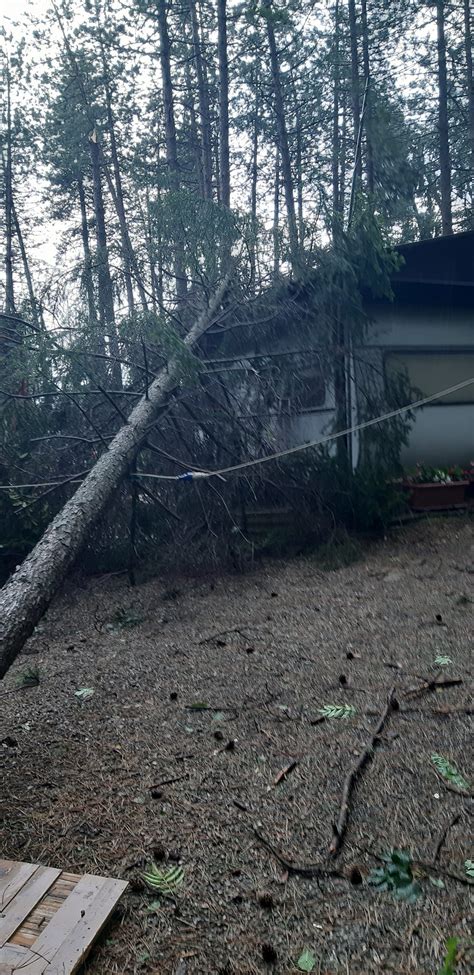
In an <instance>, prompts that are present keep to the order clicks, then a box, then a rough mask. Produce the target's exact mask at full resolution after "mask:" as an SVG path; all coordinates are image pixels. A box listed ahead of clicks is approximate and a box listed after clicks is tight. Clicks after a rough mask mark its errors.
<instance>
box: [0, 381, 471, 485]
mask: <svg viewBox="0 0 474 975" xmlns="http://www.w3.org/2000/svg"><path fill="white" fill-rule="evenodd" d="M473 384H474V376H473V377H472V378H471V379H464V380H463V381H462V382H460V383H456V385H455V386H448V388H447V389H441V390H440V391H439V392H437V393H432V394H431V395H430V396H424V397H423V399H419V400H416V401H415V402H414V403H407V405H406V406H400V407H398V408H397V409H396V410H390V412H389V413H382V414H381V415H380V416H375V417H372V419H371V420H363V421H362V422H361V423H356V424H355V425H353V426H350V427H347V428H346V429H345V430H338V431H336V433H328V434H327V435H326V436H324V437H321V438H320V439H319V440H312V441H310V442H308V443H303V444H297V445H296V446H295V447H288V448H287V449H286V450H278V451H276V452H275V453H273V454H266V456H265V457H257V458H256V459H254V460H245V461H243V462H242V463H240V464H234V465H233V466H231V467H222V468H220V469H219V470H217V471H199V470H196V471H186V473H185V474H149V473H148V472H147V471H137V472H136V473H133V474H130V475H129V476H130V477H147V478H153V479H154V480H157V481H194V480H197V479H199V478H207V477H220V478H224V475H225V474H234V473H235V472H236V471H242V470H248V468H249V467H258V466H259V465H261V464H268V463H270V461H272V460H282V459H283V458H284V457H289V456H290V455H291V454H297V453H300V452H301V451H303V450H311V449H312V448H315V447H323V446H324V445H325V444H327V443H331V442H332V441H334V440H339V439H340V438H341V437H348V436H350V435H351V434H354V433H359V432H360V430H367V429H368V427H373V426H376V424H377V423H384V422H385V421H386V420H393V419H395V417H397V416H403V414H404V413H410V412H411V411H412V410H418V409H420V408H421V407H422V406H426V405H427V404H428V403H433V402H434V401H435V400H438V399H442V398H443V396H450V395H451V393H457V392H458V390H461V389H466V387H467V386H472V385H473ZM82 480H83V478H81V477H80V476H79V477H77V478H75V477H71V478H68V479H67V480H64V478H63V479H61V480H60V481H58V480H56V481H39V482H37V483H36V484H0V491H17V490H20V489H22V488H35V487H37V488H39V487H41V488H43V487H54V486H55V485H57V486H60V485H61V484H64V485H66V484H78V483H80V482H81V481H82Z"/></svg>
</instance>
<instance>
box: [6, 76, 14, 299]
mask: <svg viewBox="0 0 474 975" xmlns="http://www.w3.org/2000/svg"><path fill="white" fill-rule="evenodd" d="M5 73H6V83H7V86H6V87H7V131H6V143H7V146H6V162H5V311H6V313H7V315H14V314H15V311H16V309H15V289H14V284H13V172H12V103H11V79H10V66H9V64H8V63H7V68H6V72H5Z"/></svg>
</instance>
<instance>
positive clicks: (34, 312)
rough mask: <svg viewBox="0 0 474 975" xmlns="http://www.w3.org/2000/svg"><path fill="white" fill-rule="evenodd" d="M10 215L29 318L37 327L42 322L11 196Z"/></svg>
mask: <svg viewBox="0 0 474 975" xmlns="http://www.w3.org/2000/svg"><path fill="white" fill-rule="evenodd" d="M12 215H13V222H14V224H15V233H16V238H17V241H18V247H19V248H20V254H21V261H22V264H23V271H24V275H25V280H26V286H27V288H28V297H29V299H30V307H31V316H32V319H33V321H34V323H35V325H38V326H39V325H40V324H42V322H41V315H40V310H39V305H38V302H37V300H36V295H35V289H34V287H33V278H32V276H31V269H30V263H29V261H28V255H27V253H26V247H25V241H24V239H23V234H22V231H21V226H20V221H19V218H18V213H17V209H16V206H15V201H14V199H13V196H12Z"/></svg>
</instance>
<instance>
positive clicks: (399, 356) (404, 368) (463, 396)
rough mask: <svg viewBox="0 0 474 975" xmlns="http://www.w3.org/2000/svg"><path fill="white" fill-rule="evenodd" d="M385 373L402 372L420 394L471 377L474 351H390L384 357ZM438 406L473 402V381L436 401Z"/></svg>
mask: <svg viewBox="0 0 474 975" xmlns="http://www.w3.org/2000/svg"><path fill="white" fill-rule="evenodd" d="M385 365H386V370H387V375H390V374H392V375H393V374H395V373H398V374H400V373H402V374H404V375H405V376H408V379H409V381H410V383H411V385H412V386H413V387H414V388H415V389H417V390H420V391H421V393H422V395H423V396H431V395H433V393H438V392H439V391H440V390H441V389H447V387H448V386H455V385H456V383H461V382H463V381H464V380H465V379H472V378H474V352H447V353H442V352H409V351H403V352H396V353H395V352H393V353H392V352H390V353H389V354H388V355H387V356H386V359H385ZM436 402H439V403H440V404H441V405H443V406H445V405H446V404H449V403H451V404H453V403H473V404H474V383H472V385H471V386H465V387H464V389H458V390H457V392H455V393H450V394H449V395H448V396H443V398H442V399H440V400H437V401H436Z"/></svg>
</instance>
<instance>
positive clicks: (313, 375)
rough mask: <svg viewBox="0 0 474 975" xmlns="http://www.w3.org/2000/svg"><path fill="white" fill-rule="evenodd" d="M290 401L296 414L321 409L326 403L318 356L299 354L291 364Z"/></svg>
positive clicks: (321, 368) (322, 374) (324, 384)
mask: <svg viewBox="0 0 474 975" xmlns="http://www.w3.org/2000/svg"><path fill="white" fill-rule="evenodd" d="M290 399H291V402H292V405H293V408H294V409H295V410H297V411H298V412H303V411H305V410H317V409H321V407H323V406H324V405H325V402H326V381H325V377H324V372H323V367H322V363H321V359H320V357H319V356H317V355H314V353H313V354H312V353H308V354H306V355H305V354H303V353H300V354H298V355H296V356H295V357H294V359H293V360H292V364H291V380H290Z"/></svg>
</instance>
